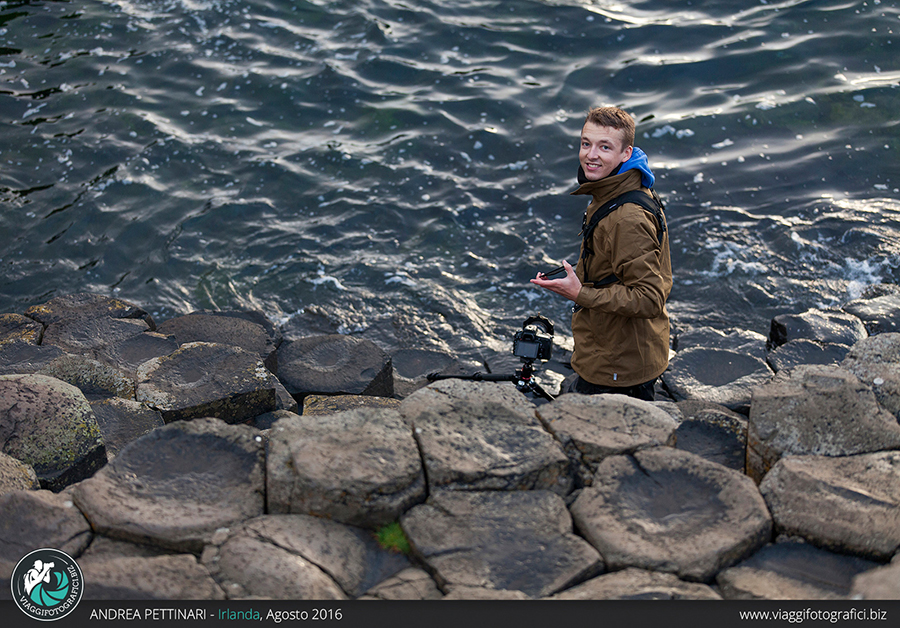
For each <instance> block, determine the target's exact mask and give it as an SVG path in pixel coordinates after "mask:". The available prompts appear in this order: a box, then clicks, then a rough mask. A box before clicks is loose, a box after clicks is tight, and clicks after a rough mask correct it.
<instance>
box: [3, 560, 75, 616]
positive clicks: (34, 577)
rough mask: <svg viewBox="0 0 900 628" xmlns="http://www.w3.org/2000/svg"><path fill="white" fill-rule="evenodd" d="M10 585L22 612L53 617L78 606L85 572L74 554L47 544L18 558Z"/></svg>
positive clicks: (64, 613)
mask: <svg viewBox="0 0 900 628" xmlns="http://www.w3.org/2000/svg"><path fill="white" fill-rule="evenodd" d="M10 585H11V586H12V595H13V600H15V602H16V606H18V607H19V608H20V609H22V612H23V613H25V614H26V615H28V616H29V617H32V618H33V619H38V620H40V621H53V620H55V619H62V618H63V617H65V616H66V615H68V614H69V613H71V612H72V611H73V610H75V607H76V606H78V602H80V601H81V594H82V593H84V576H83V575H82V573H81V568H80V567H79V566H78V563H76V562H75V559H73V558H72V557H71V556H69V555H68V554H66V553H65V552H61V551H59V550H57V549H49V548H45V549H39V550H34V551H33V552H31V553H30V554H28V555H27V556H26V557H25V558H23V559H22V560H20V561H19V564H18V565H16V568H15V569H13V572H12V577H11V578H10Z"/></svg>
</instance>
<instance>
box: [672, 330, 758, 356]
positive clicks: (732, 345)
mask: <svg viewBox="0 0 900 628" xmlns="http://www.w3.org/2000/svg"><path fill="white" fill-rule="evenodd" d="M675 340H676V343H675V344H676V346H675V349H676V350H677V351H684V350H686V349H691V348H693V347H705V348H707V349H725V350H728V351H737V352H738V353H746V354H748V355H752V356H754V357H757V358H765V357H766V337H765V336H763V335H762V334H760V333H758V332H755V331H749V330H746V329H736V328H732V329H725V330H721V329H715V328H714V327H692V328H690V329H686V330H684V331H680V332H678V334H677V335H676V336H675Z"/></svg>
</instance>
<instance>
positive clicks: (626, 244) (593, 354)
mask: <svg viewBox="0 0 900 628" xmlns="http://www.w3.org/2000/svg"><path fill="white" fill-rule="evenodd" d="M578 161H579V163H580V166H579V169H578V182H579V184H580V187H579V188H578V189H577V190H575V191H574V192H572V194H590V195H591V197H592V200H591V203H590V205H588V208H587V210H586V213H585V222H584V224H585V225H589V224H591V218H592V217H594V214H595V212H597V211H598V210H600V213H599V214H598V216H603V214H604V212H605V211H606V210H607V207H604V206H605V205H606V204H607V203H609V202H610V201H613V200H614V199H617V198H619V197H620V196H622V195H623V194H625V193H627V192H632V191H635V190H639V191H641V193H643V194H645V195H646V196H647V198H648V199H650V198H652V196H651V194H650V190H649V188H651V187H652V186H653V181H654V177H653V173H652V172H651V171H650V167H649V164H648V162H647V156H646V155H645V154H644V153H643V151H641V149H639V148H635V147H634V120H633V119H632V118H631V116H630V115H629V114H628V113H626V112H624V111H622V110H621V109H618V108H616V107H600V108H595V109H592V110H591V111H590V113H588V116H587V119H586V120H585V122H584V127H583V128H582V131H581V149H580V150H579V152H578ZM645 204H649V205H650V206H651V207H655V204H653V203H645ZM563 267H564V268H565V270H566V276H565V277H563V278H560V279H549V278H547V277H546V276H544V275H543V274H542V273H538V276H537V277H536V278H535V279H532V280H531V282H532V283H533V284H536V285H538V286H540V287H542V288H546V289H547V290H551V291H553V292H555V293H557V294H560V295H562V296H564V297H566V298H567V299H569V300H571V301H574V302H575V306H574V307H573V312H574V313H573V314H572V334H573V336H574V338H575V351H574V353H573V354H572V368H573V369H574V370H575V372H576V373H577V374H578V378H577V379H576V380H575V382H574V383H573V384H572V386H571V388H570V389H569V392H578V393H583V394H597V393H619V394H625V395H629V396H632V397H636V398H638V399H644V400H648V401H652V400H653V398H654V392H653V388H654V384H655V383H656V378H657V377H659V376H660V375H661V374H662V373H663V371H665V370H666V367H667V366H668V362H669V316H668V314H667V312H666V299H668V297H669V292H670V291H671V289H672V262H671V260H670V257H669V238H668V230H667V229H666V223H665V216H664V215H663V214H662V211H661V209H660V210H659V211H658V212H653V211H650V210H648V209H645V208H644V207H642V206H641V205H640V204H638V203H636V202H624V203H623V204H621V205H618V206H617V207H615V208H614V209H612V211H611V212H609V213H608V214H607V215H605V216H603V218H601V219H600V220H599V222H597V223H596V226H595V227H594V228H593V231H592V232H590V234H589V237H588V238H586V239H585V240H584V241H583V242H582V249H581V258H580V259H579V261H578V264H577V266H576V267H575V268H572V266H571V265H570V264H569V263H568V262H566V261H563Z"/></svg>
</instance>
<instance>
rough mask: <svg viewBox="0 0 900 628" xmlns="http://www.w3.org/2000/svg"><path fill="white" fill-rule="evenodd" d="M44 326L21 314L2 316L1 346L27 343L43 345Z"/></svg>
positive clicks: (0, 315) (0, 325) (0, 322)
mask: <svg viewBox="0 0 900 628" xmlns="http://www.w3.org/2000/svg"><path fill="white" fill-rule="evenodd" d="M43 335H44V326H43V325H41V324H40V323H38V322H37V321H35V320H32V319H30V318H28V317H27V316H22V315H21V314H0V344H2V343H5V342H15V341H19V342H27V343H28V344H33V345H38V344H41V337H42V336H43Z"/></svg>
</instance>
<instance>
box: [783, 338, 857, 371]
mask: <svg viewBox="0 0 900 628" xmlns="http://www.w3.org/2000/svg"><path fill="white" fill-rule="evenodd" d="M849 351H850V347H848V346H846V345H838V344H822V343H820V342H816V341H815V340H805V339H800V340H792V341H790V342H788V343H787V344H784V345H782V346H780V347H778V348H777V349H775V350H774V351H772V352H771V353H769V356H768V358H767V359H766V362H767V364H768V365H769V366H770V367H772V370H773V371H775V372H776V373H781V372H782V371H790V370H791V369H793V368H795V367H798V366H801V365H804V364H840V363H841V362H842V361H843V359H844V358H845V357H846V356H847V352H849Z"/></svg>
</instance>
